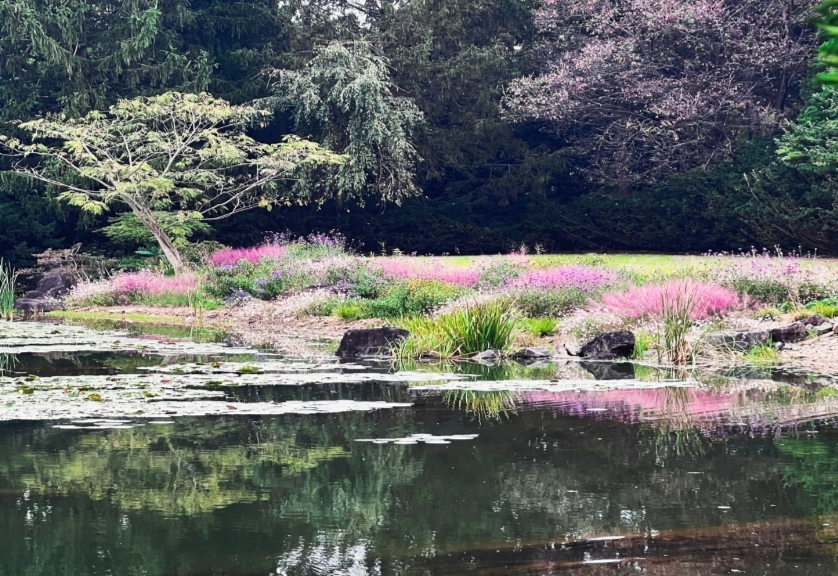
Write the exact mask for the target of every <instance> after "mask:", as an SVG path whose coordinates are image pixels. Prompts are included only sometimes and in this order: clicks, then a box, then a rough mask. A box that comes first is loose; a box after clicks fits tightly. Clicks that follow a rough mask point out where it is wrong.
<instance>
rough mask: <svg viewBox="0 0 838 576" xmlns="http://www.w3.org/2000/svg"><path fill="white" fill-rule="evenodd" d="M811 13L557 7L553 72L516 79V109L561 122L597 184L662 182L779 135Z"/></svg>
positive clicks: (594, 1)
mask: <svg viewBox="0 0 838 576" xmlns="http://www.w3.org/2000/svg"><path fill="white" fill-rule="evenodd" d="M809 15H810V6H809V5H807V4H806V3H801V2H794V1H792V0H771V1H769V2H767V3H766V2H761V1H759V0H747V1H746V2H744V3H743V2H742V1H738V0H723V1H721V2H692V3H688V4H684V3H683V2H680V1H677V0H670V1H663V2H653V3H650V2H645V1H643V0H620V1H615V2H600V1H599V0H584V1H583V2H576V3H571V2H567V1H566V0H547V1H546V2H545V3H544V4H543V5H542V6H541V7H540V8H538V9H537V10H536V24H537V26H538V27H539V29H540V30H541V31H542V32H544V33H545V36H546V37H547V40H545V42H544V44H543V46H542V54H543V73H542V74H541V75H540V76H537V77H534V78H533V77H525V78H522V79H519V80H517V81H515V82H513V83H512V85H511V86H510V88H509V91H508V93H507V96H506V101H505V103H506V106H507V108H508V109H509V112H510V115H511V116H512V117H514V118H534V119H540V120H544V121H547V122H550V123H552V124H553V125H554V126H555V128H556V130H557V131H559V133H561V134H563V135H566V136H567V137H568V138H569V139H570V141H571V143H572V146H573V148H574V150H575V151H577V153H578V154H580V155H581V156H583V157H584V158H585V160H586V163H587V165H586V169H587V171H588V172H589V173H590V174H591V175H592V176H593V177H594V178H595V179H598V180H600V181H604V182H610V183H616V184H618V185H619V186H620V187H622V188H623V189H626V188H628V187H630V186H632V185H634V184H636V183H638V182H651V181H656V180H659V179H660V178H661V177H662V176H664V175H666V174H672V173H683V172H686V171H689V170H691V169H694V168H697V167H703V166H706V165H707V164H708V163H711V162H713V161H717V160H719V159H721V158H724V157H725V156H729V155H730V154H731V153H732V151H733V147H732V144H733V143H734V142H735V141H736V140H737V137H738V136H739V135H740V134H753V133H760V132H763V131H769V132H770V131H771V130H773V129H775V127H776V125H777V120H778V119H779V118H781V117H782V116H783V115H784V113H785V111H786V108H787V107H788V104H789V101H790V100H793V98H794V96H795V90H796V88H797V87H798V86H799V84H800V81H801V80H802V79H803V76H804V74H805V71H806V63H807V60H808V58H809V57H810V55H811V52H812V45H813V41H814V34H812V33H811V31H809V30H808V27H807V26H806V22H805V20H806V18H807V17H808V16H809ZM777 78H782V81H780V82H778V81H776V80H775V79H777ZM580 119H584V120H580Z"/></svg>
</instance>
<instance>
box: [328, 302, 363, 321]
mask: <svg viewBox="0 0 838 576" xmlns="http://www.w3.org/2000/svg"><path fill="white" fill-rule="evenodd" d="M333 313H334V315H335V316H337V317H338V318H340V319H341V320H347V321H350V322H351V321H353V320H358V319H360V318H363V317H364V309H363V308H362V307H361V305H360V304H358V303H357V302H352V301H348V302H341V303H340V304H338V305H336V306H335V307H334V309H333Z"/></svg>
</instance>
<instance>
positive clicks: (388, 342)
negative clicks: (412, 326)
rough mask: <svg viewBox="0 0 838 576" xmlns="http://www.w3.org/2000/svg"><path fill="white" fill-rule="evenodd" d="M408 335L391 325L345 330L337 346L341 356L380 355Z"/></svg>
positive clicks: (386, 352) (387, 352)
mask: <svg viewBox="0 0 838 576" xmlns="http://www.w3.org/2000/svg"><path fill="white" fill-rule="evenodd" d="M408 336H410V332H408V331H407V330H403V329H401V328H394V327H393V326H385V327H384V328H365V329H361V330H347V331H346V333H344V335H343V338H342V339H341V341H340V346H338V351H337V355H338V356H340V357H341V358H352V357H355V356H381V355H386V354H389V351H390V346H392V345H393V344H395V343H396V342H398V341H399V340H402V339H404V338H407V337H408Z"/></svg>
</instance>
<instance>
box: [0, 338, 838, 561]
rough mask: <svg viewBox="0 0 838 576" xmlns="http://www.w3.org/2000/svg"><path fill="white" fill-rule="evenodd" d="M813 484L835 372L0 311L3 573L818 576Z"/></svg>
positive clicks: (836, 524) (834, 397)
mask: <svg viewBox="0 0 838 576" xmlns="http://www.w3.org/2000/svg"><path fill="white" fill-rule="evenodd" d="M836 477H838V388H836V382H835V379H834V378H832V377H828V376H821V375H814V374H809V373H805V372H800V371H794V370H789V369H787V368H774V367H753V366H734V367H730V368H727V369H718V368H713V367H695V368H689V369H682V368H675V369H673V368H671V367H660V366H650V365H644V364H640V363H607V362H600V363H596V362H579V361H571V360H560V359H552V360H550V361H540V362H538V363H536V364H533V365H529V366H525V365H520V364H514V363H508V362H507V363H501V364H499V365H496V366H486V365H481V364H477V363H474V362H461V363H455V362H449V363H444V362H441V363H429V364H423V363H416V362H401V363H396V364H395V365H391V364H390V363H389V362H371V361H356V362H346V363H341V362H340V361H338V360H337V359H335V358H333V357H326V356H323V357H318V358H292V357H285V356H281V355H277V354H275V353H272V352H271V351H264V350H256V349H252V348H247V347H227V346H224V345H223V344H221V343H194V342H185V341H180V340H175V339H173V338H171V337H165V336H164V337H159V336H158V337H141V336H137V335H129V334H126V333H122V332H120V331H119V330H106V331H102V332H98V331H94V330H88V329H83V328H78V327H71V326H57V325H50V324H43V325H41V324H37V323H3V322H0V574H2V575H6V574H8V575H17V574H27V575H28V576H48V575H49V576H52V574H54V573H55V570H56V566H60V570H61V572H62V573H67V574H73V575H74V576H95V575H98V574H110V575H112V576H136V575H137V574H144V575H146V576H171V575H172V574H195V575H210V574H226V575H229V576H253V575H255V574H277V575H279V576H291V575H295V576H314V575H319V574H335V575H341V574H342V575H350V574H351V575H353V576H427V575H428V574H433V575H434V576H440V575H441V576H445V575H450V576H454V575H459V574H476V575H477V574H480V575H485V576H489V575H495V574H497V575H501V574H502V575H504V576H507V575H510V574H511V575H520V576H533V575H536V574H538V575H541V574H569V575H575V574H579V575H580V576H582V575H585V576H589V575H595V576H598V575H603V576H605V575H613V574H629V573H637V572H644V573H647V574H653V575H658V576H668V575H672V576H676V575H678V576H680V575H682V574H737V573H745V574H748V573H753V574H762V575H765V576H786V575H792V574H809V575H811V576H820V575H824V576H826V575H831V574H834V573H835V572H836V571H837V570H838V560H836V559H838V548H836V544H835V543H836V542H838V505H836V503H838V489H836V483H835V482H834V479H835V478H836ZM67 551H73V553H68V552H67ZM105 551H106V552H105Z"/></svg>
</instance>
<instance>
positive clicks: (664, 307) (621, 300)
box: [602, 280, 741, 320]
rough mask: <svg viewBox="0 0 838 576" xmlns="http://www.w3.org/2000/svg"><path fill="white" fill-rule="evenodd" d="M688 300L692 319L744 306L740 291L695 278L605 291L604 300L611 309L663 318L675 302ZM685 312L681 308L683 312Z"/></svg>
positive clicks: (638, 315) (628, 315)
mask: <svg viewBox="0 0 838 576" xmlns="http://www.w3.org/2000/svg"><path fill="white" fill-rule="evenodd" d="M684 301H686V302H688V303H689V309H688V310H685V311H683V312H684V313H686V314H687V316H688V317H689V319H690V320H698V319H700V318H707V317H708V316H711V315H714V314H719V313H722V312H725V311H727V310H730V309H731V308H735V307H737V306H740V305H741V303H740V300H739V298H738V297H737V295H736V294H734V293H733V292H731V291H730V290H728V289H726V288H722V287H721V286H717V285H713V284H701V283H698V282H694V281H691V280H676V281H672V282H668V283H666V284H662V285H654V286H642V287H639V288H633V289H631V290H629V291H627V292H622V293H611V294H605V295H604V296H603V297H602V303H603V304H604V305H605V307H606V308H608V309H609V310H610V311H611V312H614V313H615V314H620V315H622V316H627V317H630V318H639V317H641V316H651V317H653V318H663V317H665V316H666V314H667V312H671V311H672V310H671V306H672V304H673V303H678V305H679V306H680V305H681V304H682V303H683V302H684ZM681 312H682V311H681V310H680V309H679V312H678V313H679V314H680V313H681Z"/></svg>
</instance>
